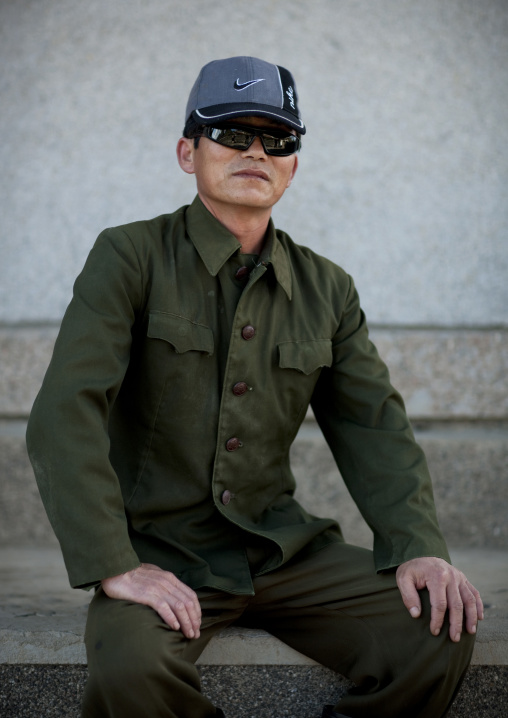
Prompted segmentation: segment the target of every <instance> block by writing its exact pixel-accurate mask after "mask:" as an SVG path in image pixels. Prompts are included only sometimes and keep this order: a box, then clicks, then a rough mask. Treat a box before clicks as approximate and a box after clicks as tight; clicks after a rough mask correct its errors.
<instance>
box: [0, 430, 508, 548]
mask: <svg viewBox="0 0 508 718" xmlns="http://www.w3.org/2000/svg"><path fill="white" fill-rule="evenodd" d="M25 428H26V422H24V421H4V422H0V477H1V482H0V545H2V544H3V545H6V544H11V545H17V544H20V543H43V544H44V543H45V544H52V545H54V544H55V539H54V536H53V532H52V530H51V527H50V526H49V522H48V520H47V518H46V515H45V512H44V510H43V508H42V504H41V500H40V498H39V494H38V491H37V487H36V484H35V480H34V477H33V473H32V469H31V467H30V464H29V461H28V457H27V454H26V448H25V441H24V434H25ZM416 430H417V431H416V434H417V438H418V440H419V441H420V443H421V444H422V446H423V448H424V450H425V452H426V454H427V458H428V461H429V466H430V469H431V473H432V475H433V478H434V489H435V495H436V503H437V507H438V515H439V518H440V522H441V526H442V529H443V532H444V534H445V536H446V539H447V541H448V542H449V544H450V545H451V546H452V547H453V546H462V547H468V546H469V547H485V548H487V547H491V548H505V547H506V546H507V545H508V522H507V521H506V516H507V514H508V428H507V424H505V423H503V422H480V423H461V422H453V423H449V422H445V423H435V422H434V423H419V424H417V425H416ZM291 459H292V466H293V471H294V474H295V477H296V480H297V486H298V490H297V497H298V498H299V499H300V500H301V502H302V503H303V504H304V505H305V507H306V508H307V509H308V510H309V511H310V512H311V513H314V514H317V515H319V516H332V517H333V518H336V519H337V520H338V521H339V523H340V524H341V526H342V529H343V531H344V534H345V536H346V539H347V540H348V541H349V542H351V543H355V544H358V545H361V546H366V547H370V546H371V545H372V540H371V532H370V530H369V528H368V527H367V525H366V524H365V522H364V521H363V519H362V517H361V516H360V514H359V512H358V510H357V508H356V506H355V505H354V503H353V502H352V500H351V498H350V496H349V494H348V492H347V489H346V487H345V485H344V483H343V481H342V480H341V478H340V475H339V473H338V471H337V468H336V466H335V463H334V461H333V458H332V456H331V453H330V450H329V449H328V446H327V445H326V442H325V441H324V439H323V437H322V435H321V432H320V430H319V428H318V427H317V425H316V424H315V422H314V421H312V420H309V421H306V422H304V424H303V426H302V429H301V431H300V433H299V435H298V437H297V440H296V441H295V445H294V447H293V449H292V457H291Z"/></svg>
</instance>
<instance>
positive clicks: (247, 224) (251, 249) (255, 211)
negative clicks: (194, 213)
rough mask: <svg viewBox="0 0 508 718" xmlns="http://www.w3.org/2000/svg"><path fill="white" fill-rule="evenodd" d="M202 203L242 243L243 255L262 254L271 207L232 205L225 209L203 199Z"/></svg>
mask: <svg viewBox="0 0 508 718" xmlns="http://www.w3.org/2000/svg"><path fill="white" fill-rule="evenodd" d="M201 201H202V202H203V204H204V205H205V207H206V208H207V210H208V211H209V212H210V213H211V214H213V216H214V217H215V219H218V220H219V222H220V223H221V224H222V225H224V227H226V229H228V230H229V231H230V232H231V234H232V235H234V237H236V239H237V240H238V241H239V242H240V244H241V245H242V249H241V252H242V253H243V254H260V253H261V250H262V248H263V245H264V242H265V235H266V230H267V227H268V222H269V220H270V216H271V213H272V209H271V207H269V208H252V207H243V206H238V207H236V206H231V205H228V206H226V207H223V206H221V205H216V204H215V203H210V202H209V201H207V200H206V199H204V198H203V197H201Z"/></svg>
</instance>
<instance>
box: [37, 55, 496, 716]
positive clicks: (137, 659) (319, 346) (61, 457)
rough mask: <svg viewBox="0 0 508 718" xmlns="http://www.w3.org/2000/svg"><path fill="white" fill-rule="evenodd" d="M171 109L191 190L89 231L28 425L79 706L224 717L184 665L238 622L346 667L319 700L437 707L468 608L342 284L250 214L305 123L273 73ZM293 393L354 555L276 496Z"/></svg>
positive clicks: (414, 459) (336, 535)
mask: <svg viewBox="0 0 508 718" xmlns="http://www.w3.org/2000/svg"><path fill="white" fill-rule="evenodd" d="M185 120H186V125H185V129H184V137H182V138H181V139H180V140H179V142H178V146H177V157H178V162H179V164H180V167H181V168H182V169H183V170H184V172H187V173H189V174H194V175H195V176H196V183H197V191H198V196H197V197H196V199H195V200H194V202H193V203H192V205H190V206H189V207H183V208H181V209H180V210H178V211H176V212H175V213H173V214H168V215H163V216H162V217H158V218H156V219H153V220H150V221H146V222H137V223H133V224H130V225H125V226H123V227H117V228H114V229H110V230H106V231H105V232H103V233H102V234H101V235H100V236H99V238H98V240H97V243H96V245H95V246H94V248H93V250H92V252H91V253H90V256H89V258H88V260H87V262H86V265H85V267H84V269H83V272H82V273H81V275H80V276H79V277H78V279H77V281H76V284H75V288H74V297H73V300H72V302H71V304H70V306H69V308H68V310H67V313H66V315H65V317H64V320H63V323H62V328H61V331H60V334H59V337H58V340H57V343H56V346H55V352H54V356H53V359H52V362H51V365H50V367H49V369H48V373H47V375H46V378H45V380H44V384H43V387H42V389H41V392H40V394H39V396H38V398H37V400H36V403H35V405H34V409H33V412H32V415H31V418H30V423H29V427H28V435H27V437H28V446H29V452H30V456H31V460H32V463H33V466H34V470H35V473H36V476H37V479H38V483H39V487H40V491H41V495H42V497H43V500H44V502H45V505H46V508H47V511H48V514H49V516H50V518H51V520H52V523H53V526H54V529H55V532H56V534H57V536H58V538H59V540H60V542H61V545H62V549H63V553H64V558H65V562H66V565H67V568H68V572H69V578H70V582H71V585H73V586H75V587H90V586H95V587H96V588H97V589H98V590H97V591H96V593H95V596H94V598H93V600H92V603H91V607H90V610H89V616H88V622H87V630H86V644H87V654H88V663H89V681H88V684H87V689H86V693H85V699H84V705H83V716H84V717H85V718H91V717H92V716H93V717H98V716H100V717H103V716H115V717H121V718H126V717H127V718H128V717H129V716H136V718H140V717H141V716H147V717H148V716H149V717H150V718H155V716H160V717H163V716H164V717H168V718H169V717H178V718H211V717H212V716H221V715H224V714H223V713H222V711H221V710H220V709H219V708H215V707H214V706H212V705H211V703H210V701H209V700H208V699H206V698H205V697H204V696H203V695H202V694H201V693H200V690H199V678H198V673H197V670H196V668H195V666H194V662H195V661H196V659H197V658H198V656H199V654H200V653H201V652H202V650H203V648H204V646H205V645H206V643H207V642H208V641H209V640H210V638H211V637H212V636H213V635H214V634H215V633H216V632H217V631H218V630H220V629H221V628H223V627H225V626H227V625H230V624H232V623H238V624H241V625H246V626H260V627H264V628H266V629H267V630H269V631H270V632H271V633H273V634H274V635H276V636H278V637H279V638H281V639H282V640H283V641H285V642H286V643H288V644H289V645H291V646H293V647H294V648H296V649H297V650H299V651H301V652H303V653H306V654H307V655H309V656H311V657H312V658H314V659H316V660H317V661H319V662H321V663H323V664H324V665H326V666H329V667H330V668H332V669H334V670H336V671H338V672H340V673H341V674H344V675H346V676H349V677H350V678H351V679H352V680H353V681H354V682H355V683H356V688H355V689H354V690H352V691H351V692H350V693H349V694H348V695H346V696H345V697H343V698H342V699H341V700H340V701H339V702H338V703H337V705H336V706H325V708H324V711H323V716H329V717H332V716H351V717H352V718H354V717H356V716H362V718H369V717H372V718H373V717H374V716H375V717H376V718H383V717H387V716H390V718H394V717H399V718H402V717H404V718H407V717H408V716H410V717H411V718H419V717H420V718H423V717H424V716H425V717H428V718H438V716H442V715H444V714H445V713H446V711H447V709H448V707H449V705H450V704H451V701H452V700H453V697H454V695H455V693H456V690H457V689H458V686H459V685H460V681H461V679H462V677H463V675H464V672H465V670H466V668H467V665H468V662H469V660H470V656H471V652H472V647H473V636H474V633H475V631H476V625H477V621H478V619H481V618H482V617H483V608H482V603H481V599H480V597H479V594H478V591H477V590H476V589H475V588H474V587H473V586H472V585H471V584H470V583H469V582H468V581H467V579H466V578H465V576H464V575H463V574H462V573H460V572H459V571H457V570H456V569H454V568H452V567H451V566H450V564H449V556H448V553H447V549H446V546H445V543H444V540H443V538H442V535H441V533H440V530H439V528H438V524H437V519H436V515H435V509H434V504H433V498H432V489H431V484H430V479H429V476H428V471H427V467H426V464H425V459H424V457H423V454H422V452H421V450H420V448H419V447H418V446H417V444H416V443H415V441H414V438H413V435H412V432H411V429H410V426H409V422H408V419H407V417H406V414H405V411H404V407H403V403H402V401H401V399H400V396H399V395H398V394H397V392H396V391H395V390H394V389H393V388H392V386H391V385H390V382H389V378H388V373H387V370H386V367H385V366H384V364H383V363H382V361H381V360H380V359H379V357H378V355H377V352H376V350H375V349H374V347H373V346H372V344H371V343H370V342H369V340H368V336H367V328H366V324H365V319H364V316H363V314H362V312H361V309H360V305H359V300H358V296H357V293H356V290H355V288H354V284H353V281H352V280H351V278H350V277H348V275H346V273H345V272H344V271H343V270H341V269H340V268H339V267H337V266H336V265H334V264H332V263H331V262H329V261H328V260H326V259H324V258H322V257H319V256H317V255H316V254H314V253H313V252H312V251H311V250H309V249H306V248H304V247H301V246H298V245H296V244H294V243H293V242H292V241H291V239H290V238H289V237H288V236H287V235H286V234H284V233H283V232H281V231H278V230H277V231H276V230H275V229H274V227H273V224H272V221H271V219H270V215H271V210H272V207H273V205H274V204H275V203H276V202H277V201H278V200H279V199H280V198H281V197H282V195H283V194H284V192H285V190H286V189H287V188H288V187H289V186H290V184H291V182H292V180H293V178H294V176H295V172H296V169H297V165H298V159H297V152H298V150H299V147H300V137H301V135H303V134H305V127H304V125H303V123H302V121H301V118H300V113H299V109H298V98H297V93H296V88H295V83H294V80H293V78H292V76H291V74H290V73H289V72H288V71H287V70H285V69H284V68H281V67H278V66H275V65H271V64H269V63H266V62H264V61H262V60H258V59H256V58H250V57H237V58H229V59H226V60H219V61H215V62H212V63H209V64H208V65H206V66H205V67H204V68H203V69H202V70H201V73H200V75H199V77H198V79H197V81H196V83H195V85H194V87H193V89H192V91H191V94H190V97H189V102H188V105H187V111H186V117H185ZM309 403H310V404H311V405H312V408H313V410H314V414H315V416H316V419H317V421H318V422H319V424H320V426H321V428H322V430H323V433H324V435H325V437H326V439H327V441H328V443H329V445H330V447H331V450H332V452H333V454H334V456H335V459H336V461H337V463H338V466H339V468H340V470H341V473H342V475H343V477H344V479H345V481H346V483H347V485H348V487H349V490H350V491H351V493H352V495H353V498H354V499H355V501H356V502H357V503H358V506H359V507H360V509H361V511H362V513H363V515H364V517H365V518H366V520H367V522H368V523H369V525H370V526H371V527H372V530H373V532H374V551H373V553H372V552H370V551H366V550H363V549H359V548H356V547H354V546H350V545H348V544H346V543H345V542H344V540H343V538H342V535H341V532H340V529H339V527H338V526H337V524H336V523H335V522H334V521H333V520H331V519H327V518H317V517H314V516H311V515H309V514H308V513H307V512H306V511H305V510H304V509H303V508H302V507H301V506H299V504H298V503H297V502H296V501H295V500H294V499H293V491H294V479H293V476H292V474H291V470H290V467H289V449H290V446H291V443H292V441H293V440H294V438H295V436H296V434H297V431H298V428H299V426H300V424H301V422H302V420H303V418H304V416H305V414H306V411H307V408H308V406H309ZM397 586H398V587H397ZM463 625H465V630H464V631H463ZM461 636H462V637H461ZM232 718H234V717H232Z"/></svg>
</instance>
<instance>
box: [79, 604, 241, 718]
mask: <svg viewBox="0 0 508 718" xmlns="http://www.w3.org/2000/svg"><path fill="white" fill-rule="evenodd" d="M200 602H201V607H202V612H203V618H202V625H201V636H200V638H198V639H192V640H188V639H186V638H185V637H184V636H183V634H182V633H181V632H180V631H173V630H172V629H171V628H169V626H167V625H166V624H165V623H164V621H163V620H162V619H161V618H160V616H159V615H158V614H157V613H156V612H155V611H153V610H152V609H151V608H149V607H148V606H142V605H140V604H137V603H130V602H128V601H120V600H116V599H110V598H108V597H107V596H106V595H105V594H104V592H103V591H102V590H99V591H98V592H97V593H96V595H95V596H94V598H93V600H92V602H91V604H90V608H89V612H88V620H87V627H86V633H85V643H86V649H87V659H88V675H89V678H88V682H87V685H86V688H85V694H84V698H83V707H82V718H144V717H146V718H218V716H220V715H222V713H221V712H220V711H218V710H217V709H216V708H215V707H214V706H213V705H212V704H211V702H210V701H209V700H208V699H207V698H206V697H205V696H203V694H202V693H201V691H200V679H199V673H198V671H197V669H196V667H195V665H194V662H195V661H196V660H197V659H198V657H199V655H200V654H201V652H202V651H203V650H204V648H205V646H206V644H207V643H208V642H209V641H210V639H211V638H212V636H213V635H214V633H216V632H217V631H218V630H220V629H221V628H223V627H225V626H227V625H228V624H229V623H231V622H232V621H234V620H235V618H237V617H238V615H239V614H240V613H241V611H242V609H243V607H244V604H245V599H243V598H241V597H240V598H236V597H231V596H228V595H227V594H221V593H214V594H202V595H200Z"/></svg>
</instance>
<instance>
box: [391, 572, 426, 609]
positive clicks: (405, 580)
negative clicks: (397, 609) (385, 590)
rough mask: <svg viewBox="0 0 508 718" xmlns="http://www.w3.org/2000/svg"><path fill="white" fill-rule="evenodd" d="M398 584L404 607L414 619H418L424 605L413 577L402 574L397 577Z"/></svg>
mask: <svg viewBox="0 0 508 718" xmlns="http://www.w3.org/2000/svg"><path fill="white" fill-rule="evenodd" d="M397 583H398V586H399V591H400V594H401V596H402V601H403V603H404V606H405V607H406V608H407V610H408V611H409V613H410V614H411V616H412V617H413V618H418V617H419V616H420V614H421V612H422V604H421V601H420V595H419V593H418V591H417V589H416V586H415V583H414V580H413V577H412V576H411V574H402V575H401V576H397Z"/></svg>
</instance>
